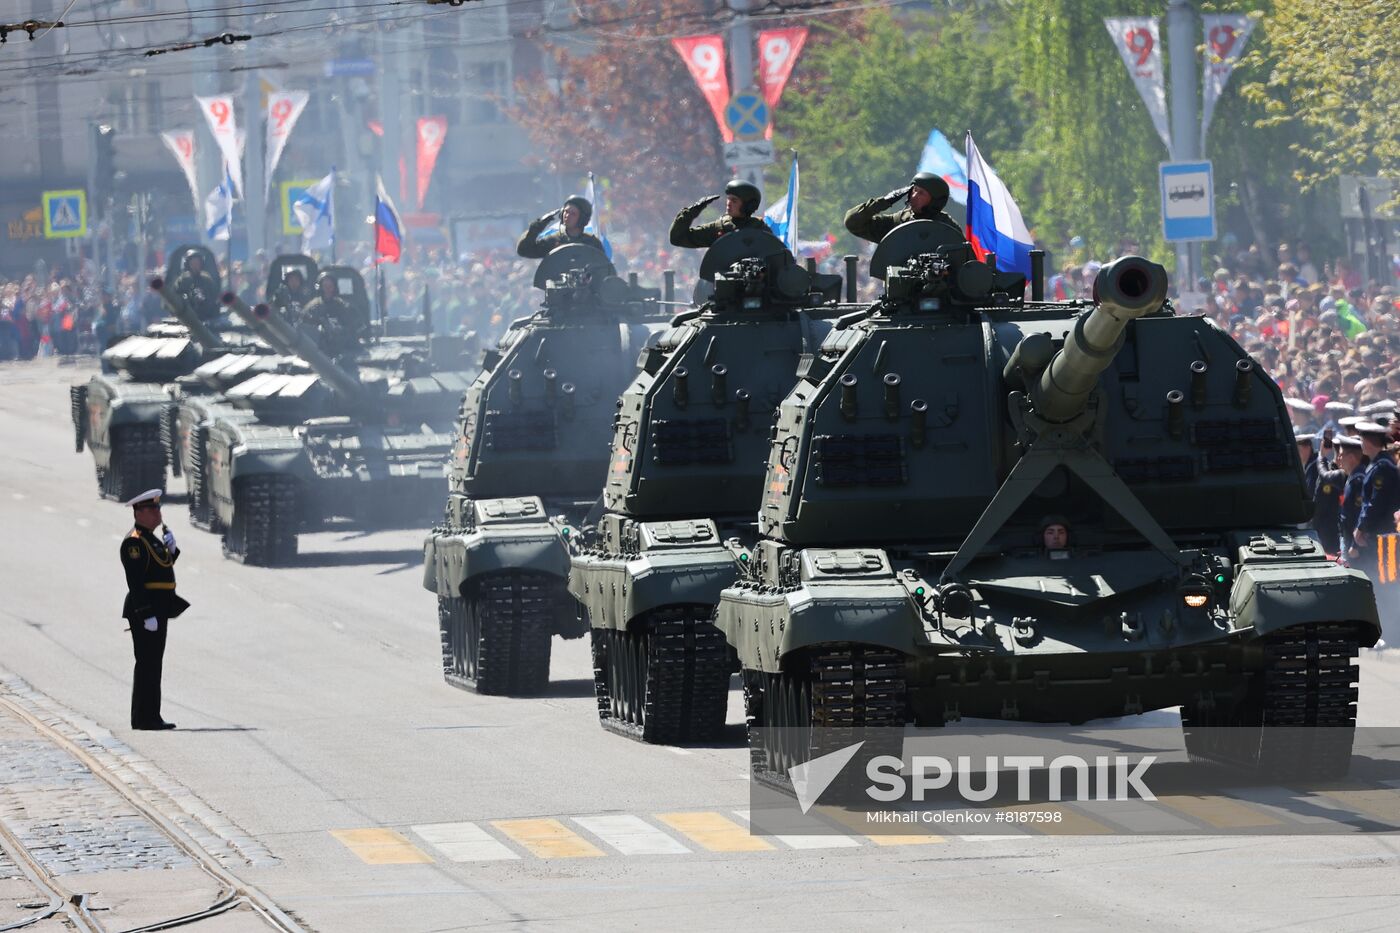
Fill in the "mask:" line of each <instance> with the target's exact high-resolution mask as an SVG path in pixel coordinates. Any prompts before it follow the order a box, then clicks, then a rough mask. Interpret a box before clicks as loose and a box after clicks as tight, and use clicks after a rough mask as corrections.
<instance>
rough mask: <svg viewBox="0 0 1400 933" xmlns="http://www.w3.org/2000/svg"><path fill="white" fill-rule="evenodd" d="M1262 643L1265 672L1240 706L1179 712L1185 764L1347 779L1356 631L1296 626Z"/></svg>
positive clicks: (1354, 695)
mask: <svg viewBox="0 0 1400 933" xmlns="http://www.w3.org/2000/svg"><path fill="white" fill-rule="evenodd" d="M1261 641H1262V647H1263V650H1264V668H1263V671H1262V672H1260V673H1259V674H1257V675H1256V677H1255V681H1254V682H1253V683H1252V684H1250V687H1249V691H1248V693H1247V695H1246V697H1245V698H1244V699H1243V700H1242V701H1240V702H1239V703H1237V704H1236V705H1234V706H1233V707H1232V708H1227V709H1220V708H1215V707H1211V706H1208V705H1205V704H1198V705H1196V706H1193V707H1190V708H1184V709H1183V710H1182V715H1181V725H1182V731H1183V733H1184V735H1185V738H1186V749H1187V752H1188V753H1189V754H1190V756H1191V759H1192V760H1193V761H1200V762H1206V763H1210V764H1216V765H1224V766H1226V767H1233V768H1242V769H1246V770H1250V771H1255V772H1257V773H1259V774H1261V775H1268V776H1269V777H1270V778H1282V779H1290V780H1328V779H1332V778H1337V777H1341V776H1342V775H1344V774H1346V772H1347V769H1348V767H1349V764H1350V759H1351V748H1352V739H1353V737H1354V735H1355V730H1356V701H1357V696H1358V688H1357V686H1356V684H1357V680H1358V676H1359V673H1358V671H1357V668H1356V665H1355V663H1354V662H1355V659H1356V657H1357V655H1358V654H1359V653H1360V642H1359V639H1358V636H1357V632H1356V629H1355V627H1354V626H1351V625H1348V624H1345V623H1315V624H1310V625H1300V626H1296V627H1294V628H1289V629H1284V630H1283V631H1280V632H1276V633H1274V634H1272V635H1269V636H1267V637H1265V638H1264V639H1262V640H1261ZM1202 727H1204V728H1207V729H1208V730H1209V731H1207V732H1201V731H1199V730H1200V729H1201V728H1202Z"/></svg>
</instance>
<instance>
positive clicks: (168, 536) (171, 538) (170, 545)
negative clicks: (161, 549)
mask: <svg viewBox="0 0 1400 933" xmlns="http://www.w3.org/2000/svg"><path fill="white" fill-rule="evenodd" d="M161 540H162V541H164V542H165V549H166V550H167V551H169V552H170V553H172V554H173V553H175V551H176V550H178V548H176V547H175V532H173V531H171V530H170V529H169V528H167V529H165V536H164V537H163V538H162V539H161Z"/></svg>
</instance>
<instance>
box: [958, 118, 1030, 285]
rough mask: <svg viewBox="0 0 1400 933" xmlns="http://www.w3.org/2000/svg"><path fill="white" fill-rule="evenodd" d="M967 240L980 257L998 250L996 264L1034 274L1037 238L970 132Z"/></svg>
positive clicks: (1002, 267)
mask: <svg viewBox="0 0 1400 933" xmlns="http://www.w3.org/2000/svg"><path fill="white" fill-rule="evenodd" d="M967 241H968V242H969V243H971V244H972V249H973V252H975V253H976V254H977V258H978V259H982V258H984V257H985V256H986V255H987V254H988V253H996V256H997V268H998V269H1000V270H1001V271H1003V272H1020V273H1022V274H1024V275H1025V277H1026V278H1027V280H1029V279H1030V277H1031V247H1032V245H1033V244H1034V241H1033V240H1032V239H1031V232H1030V231H1029V230H1028V229H1026V222H1025V221H1024V220H1022V219H1021V211H1020V208H1018V207H1017V206H1016V202H1015V201H1013V200H1012V199H1011V192H1010V191H1008V190H1007V189H1006V185H1005V184H1003V183H1002V180H1001V178H1000V177H998V176H997V173H996V172H994V171H992V167H991V166H990V165H988V164H987V163H986V162H985V161H983V159H982V153H980V152H978V151H977V144H976V143H974V142H973V141H972V134H971V133H968V134H967Z"/></svg>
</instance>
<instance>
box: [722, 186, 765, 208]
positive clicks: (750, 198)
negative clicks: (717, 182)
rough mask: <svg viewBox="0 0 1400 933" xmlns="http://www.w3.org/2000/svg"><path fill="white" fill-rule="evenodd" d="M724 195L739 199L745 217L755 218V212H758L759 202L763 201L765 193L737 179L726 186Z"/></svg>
mask: <svg viewBox="0 0 1400 933" xmlns="http://www.w3.org/2000/svg"><path fill="white" fill-rule="evenodd" d="M724 193H725V194H726V195H729V194H732V195H734V197H736V198H738V199H739V204H740V206H741V207H742V209H743V211H744V216H745V217H751V216H753V212H754V211H756V210H758V204H759V202H760V201H762V200H763V192H761V191H759V190H758V188H757V186H755V185H751V184H749V183H748V182H746V181H740V180H739V179H737V178H736V179H734V180H733V181H731V182H730V183H729V184H727V185H725V186H724Z"/></svg>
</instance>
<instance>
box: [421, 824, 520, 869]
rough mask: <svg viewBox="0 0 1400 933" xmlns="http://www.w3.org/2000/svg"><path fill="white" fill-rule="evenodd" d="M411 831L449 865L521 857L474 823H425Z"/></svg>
mask: <svg viewBox="0 0 1400 933" xmlns="http://www.w3.org/2000/svg"><path fill="white" fill-rule="evenodd" d="M413 831H414V832H415V833H417V834H418V836H419V837H420V838H421V839H422V840H423V841H424V842H426V843H428V845H430V846H432V847H433V848H434V849H437V850H438V851H439V852H441V853H442V854H443V855H444V856H446V857H447V860H448V861H449V862H498V861H503V860H505V859H518V858H520V856H519V855H517V854H516V853H515V852H513V851H512V850H511V849H510V848H509V847H508V846H506V844H505V843H503V842H501V841H500V840H499V839H497V838H496V837H495V836H492V835H491V834H490V833H488V832H487V831H486V830H484V829H482V828H481V827H480V826H478V825H476V824H475V823H428V824H425V825H422V826H414V827H413Z"/></svg>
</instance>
